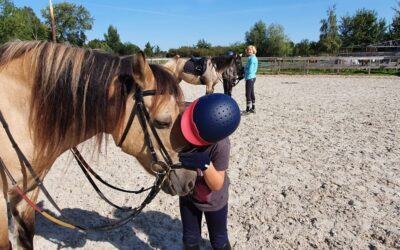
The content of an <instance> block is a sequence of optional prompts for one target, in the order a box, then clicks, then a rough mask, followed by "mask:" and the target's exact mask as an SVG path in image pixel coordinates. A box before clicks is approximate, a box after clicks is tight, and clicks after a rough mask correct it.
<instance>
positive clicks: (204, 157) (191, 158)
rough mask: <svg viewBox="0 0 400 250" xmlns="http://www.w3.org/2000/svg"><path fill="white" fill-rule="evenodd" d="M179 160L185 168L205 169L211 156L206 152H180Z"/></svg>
mask: <svg viewBox="0 0 400 250" xmlns="http://www.w3.org/2000/svg"><path fill="white" fill-rule="evenodd" d="M179 161H180V162H182V165H183V167H184V168H187V169H193V170H196V169H197V168H198V169H200V170H201V171H204V170H206V169H207V168H208V165H209V164H210V162H211V161H210V157H209V156H208V154H207V153H206V152H193V153H180V154H179Z"/></svg>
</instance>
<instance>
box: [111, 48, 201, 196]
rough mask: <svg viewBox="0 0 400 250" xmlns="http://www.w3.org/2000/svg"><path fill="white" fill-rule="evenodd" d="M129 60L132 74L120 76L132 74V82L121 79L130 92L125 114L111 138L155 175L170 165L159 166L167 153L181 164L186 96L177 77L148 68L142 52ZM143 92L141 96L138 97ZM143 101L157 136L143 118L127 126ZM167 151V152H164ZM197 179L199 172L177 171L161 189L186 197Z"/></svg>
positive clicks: (159, 69) (153, 66) (174, 171)
mask: <svg viewBox="0 0 400 250" xmlns="http://www.w3.org/2000/svg"><path fill="white" fill-rule="evenodd" d="M126 59H128V61H130V65H131V67H130V70H131V74H129V73H128V72H126V70H127V69H125V70H123V71H125V72H121V73H120V74H121V75H120V79H126V75H131V76H132V80H133V83H132V81H126V80H122V82H123V84H124V85H125V86H124V88H125V89H127V90H128V91H129V94H128V97H127V100H126V105H125V111H124V112H125V115H124V116H122V119H121V120H120V122H119V125H118V126H116V129H115V130H114V131H113V133H112V135H113V138H114V140H115V142H116V143H118V142H120V143H119V144H120V147H121V148H122V150H123V151H124V152H126V153H128V154H131V155H134V156H135V157H136V158H137V159H138V161H139V162H140V163H141V164H142V165H143V166H144V168H145V169H146V170H147V171H148V172H149V173H151V174H153V175H155V174H157V173H158V172H160V171H163V170H165V169H163V167H165V165H164V164H167V165H168V162H165V161H164V163H163V164H159V163H157V162H156V161H160V159H161V161H163V160H165V154H167V155H168V158H169V159H170V160H171V161H172V162H175V163H176V162H178V153H179V152H180V151H181V150H182V149H184V148H185V147H186V146H187V142H186V141H185V139H184V137H183V135H182V133H181V130H180V108H181V105H182V104H183V103H184V101H183V95H182V92H181V89H180V87H179V85H178V83H177V82H176V79H175V77H174V76H173V75H172V74H171V73H170V72H169V71H167V70H166V69H164V68H162V67H161V66H157V65H149V64H148V63H147V62H146V59H145V56H144V53H142V52H140V53H138V54H136V55H135V56H133V57H132V56H131V57H130V58H125V59H123V60H126ZM122 66H123V65H122ZM122 68H123V67H122ZM128 70H129V67H128ZM132 85H134V86H132ZM149 91H150V92H151V91H155V92H154V94H151V95H145V94H144V93H149ZM138 93H139V94H138ZM140 93H142V94H141V95H142V96H138V95H140ZM138 98H139V99H138ZM140 98H141V99H142V101H143V108H144V109H145V110H146V112H148V113H147V114H148V115H149V117H148V119H149V121H148V123H149V124H147V125H149V126H153V129H154V130H155V131H156V132H155V133H156V135H155V134H154V133H153V131H152V128H150V127H147V126H146V125H145V126H143V124H141V122H140V117H138V119H134V120H133V122H132V124H131V125H130V124H128V123H129V117H130V116H129V115H127V114H130V113H131V111H132V110H135V109H138V106H137V103H138V101H140ZM139 111H140V110H136V111H134V112H136V115H137V116H140V114H138V112H139ZM124 128H127V131H128V132H127V134H126V137H125V138H124V140H123V143H121V141H120V140H121V137H122V135H123V131H124ZM145 131H147V132H148V133H149V134H150V140H151V144H152V145H153V146H154V152H151V149H150V148H149V145H146V143H144V142H143V140H142V138H145V133H147V132H145ZM156 137H159V139H160V141H161V144H162V145H159V143H158V141H157V138H156ZM145 140H146V138H145ZM164 149H165V151H162V150H164ZM153 154H156V155H155V156H154V155H153ZM155 159H158V160H155ZM195 178H196V172H194V171H190V170H186V169H174V170H172V171H170V172H169V174H168V178H167V179H166V181H165V182H164V184H163V186H162V189H163V191H165V192H166V193H168V194H171V195H186V194H187V193H189V192H190V191H191V189H192V188H193V186H194V182H195Z"/></svg>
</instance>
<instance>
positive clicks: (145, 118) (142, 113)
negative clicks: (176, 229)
mask: <svg viewBox="0 0 400 250" xmlns="http://www.w3.org/2000/svg"><path fill="white" fill-rule="evenodd" d="M136 86H137V85H136ZM155 94H156V91H155V90H147V91H142V90H141V89H140V88H139V87H138V86H137V87H136V91H135V94H134V96H133V98H134V100H135V104H134V106H133V108H132V111H131V114H130V117H129V120H128V123H127V125H126V127H125V130H124V132H123V134H122V136H121V139H120V141H119V143H118V146H119V147H121V146H122V144H123V142H124V141H125V139H126V136H127V135H128V133H129V130H130V128H131V126H132V123H133V120H134V118H135V116H136V115H137V116H138V119H139V122H140V125H141V127H142V130H143V133H144V139H145V143H146V145H147V147H148V148H149V150H150V154H151V158H152V163H151V164H152V165H151V169H152V171H153V172H154V173H155V176H156V180H155V181H154V183H153V185H152V186H151V187H149V188H147V189H144V188H142V189H140V190H138V191H128V190H123V189H120V188H117V187H115V186H113V185H110V184H108V183H107V182H105V181H104V180H102V179H101V178H100V177H99V176H98V175H97V174H96V173H95V172H94V171H93V170H92V169H91V168H90V167H89V165H88V164H87V163H86V162H85V160H84V159H83V157H82V156H81V155H80V153H79V151H78V150H77V149H76V148H75V147H74V148H72V149H71V151H72V153H73V155H74V157H75V159H76V160H77V162H78V164H79V166H80V167H81V169H82V171H83V172H84V174H85V176H86V178H88V180H89V182H90V183H91V184H92V186H93V188H94V189H95V190H96V192H97V193H98V194H99V196H100V197H101V198H102V199H103V200H105V201H106V202H107V203H108V204H110V205H112V206H113V207H115V208H118V209H122V210H128V211H129V214H128V215H127V216H125V217H123V218H121V219H119V220H116V221H113V222H111V223H109V224H106V225H100V226H93V227H86V226H83V225H80V224H78V223H74V222H72V221H73V220H71V219H70V218H69V217H67V216H66V215H65V214H64V213H63V212H62V210H61V209H60V207H59V206H58V205H57V203H56V202H55V201H54V199H53V198H52V197H51V195H50V194H49V192H48V191H47V189H46V188H45V186H44V185H43V182H42V180H41V179H40V177H39V175H38V174H37V173H36V172H35V171H34V169H33V167H32V165H31V164H30V162H29V161H28V159H27V158H26V157H25V155H24V154H23V152H22V151H21V149H20V148H19V146H18V145H17V143H16V142H15V140H14V137H13V136H12V134H11V132H10V129H9V127H8V124H7V122H6V120H5V118H4V116H3V114H2V112H1V110H0V122H1V123H2V125H3V128H4V130H5V131H6V134H7V136H8V138H9V140H10V142H11V144H12V146H13V148H14V150H15V151H16V153H17V156H18V158H19V160H20V161H21V163H22V164H23V165H24V166H25V167H26V168H27V169H28V171H29V172H30V174H31V175H32V177H33V178H34V180H35V182H36V185H37V186H38V187H39V188H40V190H41V191H42V192H43V194H44V195H45V196H46V198H47V199H48V201H49V202H50V203H51V204H52V205H53V206H54V208H55V209H56V210H57V211H58V212H59V213H60V215H61V217H62V218H63V220H60V219H57V218H55V217H54V216H52V215H50V214H49V213H47V212H46V211H44V210H43V209H42V208H39V207H38V206H37V205H36V204H35V203H34V202H32V201H31V200H30V199H29V198H28V197H27V196H26V194H25V193H24V192H23V191H22V189H21V188H20V187H19V186H18V184H17V182H16V180H15V179H14V177H13V176H12V175H11V173H10V171H9V170H8V169H7V167H6V165H5V164H4V162H3V160H2V159H1V158H0V167H1V169H2V170H3V171H4V172H5V173H6V175H7V176H8V178H9V179H10V180H11V183H12V185H13V186H14V187H15V189H16V191H17V192H18V194H19V195H21V197H22V198H23V199H24V200H25V201H26V202H27V203H28V204H29V205H30V206H31V207H32V208H33V209H34V210H36V211H37V212H38V213H40V214H41V215H43V216H44V217H45V218H46V219H48V220H50V221H52V222H54V223H56V224H58V225H61V226H64V227H67V228H71V229H75V230H79V231H83V232H90V231H108V230H112V229H114V228H117V227H120V226H122V225H124V224H126V223H128V222H129V221H130V220H131V219H132V218H134V217H135V216H136V215H138V214H139V213H140V212H141V211H142V210H143V208H144V207H145V206H146V205H147V204H149V203H150V202H151V201H152V200H153V199H154V198H155V197H156V195H157V194H158V192H159V191H160V190H161V186H162V184H163V183H164V181H165V180H166V178H167V177H168V176H169V174H170V172H171V171H173V170H175V169H178V168H181V167H182V166H181V164H180V163H176V164H174V163H173V162H172V160H171V157H170V156H169V154H168V151H167V150H166V148H165V147H164V145H163V143H162V141H161V139H160V137H159V135H158V133H157V130H156V129H155V127H154V126H153V124H152V123H151V122H150V115H149V112H148V111H147V109H146V108H145V106H144V101H143V97H144V96H151V95H155ZM147 127H150V130H151V132H152V134H153V137H154V138H155V140H156V142H157V144H158V145H159V147H160V152H161V155H162V157H163V160H164V161H161V160H159V159H158V157H157V153H156V151H155V149H154V145H153V142H152V140H151V138H150V134H149V131H148V129H147ZM155 166H160V167H161V169H162V170H161V171H156V170H155ZM89 173H90V174H92V175H93V176H95V178H96V179H98V180H99V181H100V182H102V183H103V184H105V185H107V186H108V187H110V188H113V189H116V190H119V191H122V192H128V193H142V192H144V191H148V190H150V191H149V193H148V194H147V196H146V198H145V199H144V201H143V202H142V203H141V204H140V205H139V206H137V207H135V208H125V207H120V206H117V205H115V204H114V203H112V202H111V201H109V200H108V199H107V198H106V197H105V196H104V194H103V193H102V192H101V191H100V189H99V188H98V187H97V186H96V184H95V183H94V181H93V179H91V177H90V175H89Z"/></svg>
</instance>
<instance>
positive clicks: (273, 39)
mask: <svg viewBox="0 0 400 250" xmlns="http://www.w3.org/2000/svg"><path fill="white" fill-rule="evenodd" d="M265 44H266V55H267V56H290V55H291V54H292V49H293V48H292V43H291V41H290V39H289V38H288V37H287V36H286V35H285V32H284V28H283V26H282V25H279V24H271V25H270V26H268V29H267V39H266V42H265Z"/></svg>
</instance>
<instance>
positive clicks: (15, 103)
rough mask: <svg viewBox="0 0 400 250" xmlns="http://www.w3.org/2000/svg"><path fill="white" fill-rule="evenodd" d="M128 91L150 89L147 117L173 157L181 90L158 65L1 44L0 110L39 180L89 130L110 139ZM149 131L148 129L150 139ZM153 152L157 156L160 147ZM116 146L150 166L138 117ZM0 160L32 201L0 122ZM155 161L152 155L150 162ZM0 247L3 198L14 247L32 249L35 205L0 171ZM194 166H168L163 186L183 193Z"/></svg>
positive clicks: (41, 45) (129, 100) (118, 132)
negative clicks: (10, 218) (14, 239)
mask: <svg viewBox="0 0 400 250" xmlns="http://www.w3.org/2000/svg"><path fill="white" fill-rule="evenodd" d="M135 90H136V93H137V91H138V90H140V91H148V90H155V94H154V95H148V96H143V100H144V106H145V108H146V109H147V110H149V113H150V117H151V122H152V124H154V125H155V127H156V130H157V132H158V135H159V137H160V139H161V141H162V143H163V144H164V147H165V149H166V151H167V153H168V154H169V155H170V158H171V159H172V161H173V162H177V161H178V160H177V159H178V156H177V155H178V152H179V151H181V150H182V149H183V148H184V147H185V146H186V142H185V140H184V139H183V136H182V134H181V132H180V128H179V122H176V120H177V118H178V117H179V115H180V108H181V104H183V103H184V102H183V97H182V92H181V90H180V87H179V86H178V84H177V83H176V79H175V78H174V77H173V76H172V75H171V74H170V73H169V72H167V71H166V70H165V69H164V68H163V67H161V66H155V65H149V64H148V63H147V62H146V59H145V56H144V53H142V52H140V53H138V54H136V55H134V56H129V57H126V58H120V57H118V56H114V55H111V54H107V53H102V52H98V51H93V50H85V49H81V48H73V47H69V46H65V45H60V44H55V43H49V42H37V41H31V42H11V43H6V44H4V45H3V46H1V47H0V111H1V114H2V115H3V116H4V118H5V120H6V121H7V123H8V127H9V130H10V132H11V133H12V135H13V137H14V139H15V141H16V142H17V143H18V145H19V147H20V149H21V150H22V152H23V153H24V155H25V156H26V158H27V159H28V160H29V161H30V162H31V164H32V166H33V169H34V170H35V172H36V173H37V174H38V176H39V177H40V179H41V180H43V178H44V177H45V176H46V174H47V172H48V171H49V169H50V167H51V166H52V164H53V163H54V161H55V160H56V159H57V157H59V156H60V155H61V154H62V153H63V152H65V151H66V150H68V149H70V148H72V147H75V146H76V145H78V144H79V143H81V142H83V141H85V140H87V139H89V138H91V137H93V136H96V137H97V138H98V143H99V144H100V143H101V138H103V136H104V135H107V134H109V135H111V136H112V138H113V139H114V141H115V143H116V144H117V143H118V142H120V140H121V136H122V134H123V133H124V131H125V130H126V129H125V128H126V127H127V123H128V120H129V113H130V111H131V110H132V108H133V107H134V105H135V98H133V97H135ZM153 137H154V136H153V135H151V138H153ZM154 147H155V150H156V155H157V156H158V157H159V158H160V159H163V156H162V154H161V153H160V146H159V145H158V144H156V143H155V144H154ZM121 149H122V151H124V152H125V153H128V154H130V155H132V156H134V157H136V158H137V159H138V161H139V162H140V163H141V164H142V165H143V167H144V168H145V169H146V170H147V171H148V172H149V173H153V174H154V172H153V171H152V170H154V169H153V168H154V165H152V156H153V155H151V154H150V150H149V149H148V147H147V146H146V145H145V144H144V132H143V130H142V128H141V125H140V123H139V121H138V119H135V120H134V121H133V123H132V124H131V125H130V126H128V130H127V134H126V137H125V139H124V141H123V143H122V145H121ZM0 159H1V160H2V161H3V162H4V163H5V166H6V167H7V169H8V170H9V171H10V172H11V175H12V176H13V178H14V179H15V180H16V182H17V184H18V186H19V187H21V188H22V189H23V192H24V193H25V194H26V195H27V196H28V197H29V198H30V199H31V200H32V201H33V202H34V203H36V200H37V197H38V194H39V189H38V187H37V183H36V182H35V181H34V179H33V178H32V176H31V174H30V173H29V172H28V171H27V170H26V168H25V166H23V164H22V162H21V161H20V158H19V157H18V156H17V154H16V151H15V150H14V149H13V146H12V144H11V143H10V139H9V137H8V136H7V134H6V129H3V127H0ZM153 162H154V161H153ZM0 177H1V178H0V190H1V192H0V249H9V248H10V247H11V244H10V243H9V239H8V216H7V202H8V203H9V205H10V208H11V212H12V216H13V222H14V229H15V232H14V235H15V236H16V237H17V248H21V249H32V248H33V236H34V221H35V211H34V210H33V209H32V208H31V207H29V206H28V205H27V203H26V202H25V201H23V200H22V198H21V197H20V196H19V195H18V194H17V191H16V189H15V186H14V185H12V183H11V182H10V179H9V178H7V176H6V175H5V172H4V171H2V170H0ZM195 178H196V173H195V172H193V171H189V170H185V169H176V170H174V171H171V173H170V175H168V177H167V179H166V181H165V182H164V183H163V186H162V189H163V190H164V191H165V192H166V193H169V194H171V195H185V194H187V193H188V192H189V191H190V190H191V189H192V187H193V184H194V181H195Z"/></svg>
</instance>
